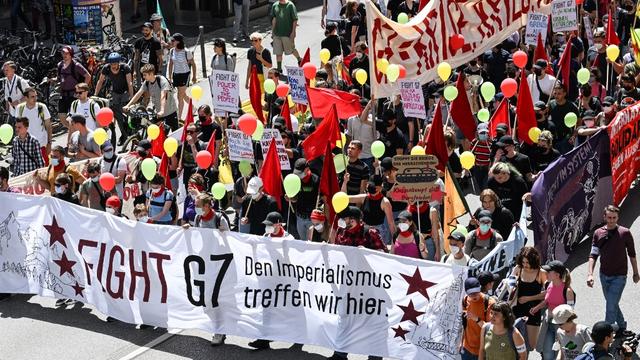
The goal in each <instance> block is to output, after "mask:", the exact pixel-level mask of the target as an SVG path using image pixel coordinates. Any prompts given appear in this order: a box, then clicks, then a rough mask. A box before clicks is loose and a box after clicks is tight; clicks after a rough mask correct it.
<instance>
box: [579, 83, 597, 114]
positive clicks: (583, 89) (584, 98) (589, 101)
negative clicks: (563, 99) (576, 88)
mask: <svg viewBox="0 0 640 360" xmlns="http://www.w3.org/2000/svg"><path fill="white" fill-rule="evenodd" d="M578 101H579V102H580V103H579V104H580V113H579V114H578V116H579V117H582V116H583V115H584V113H585V112H586V111H593V112H594V113H596V114H598V113H599V112H601V111H602V104H601V103H600V99H599V98H598V97H596V96H592V95H591V85H589V84H584V85H581V86H580V98H579V99H578Z"/></svg>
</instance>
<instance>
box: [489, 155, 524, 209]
mask: <svg viewBox="0 0 640 360" xmlns="http://www.w3.org/2000/svg"><path fill="white" fill-rule="evenodd" d="M489 173H490V174H491V177H490V178H489V181H488V182H487V187H488V188H489V189H491V190H493V192H494V193H496V195H498V198H499V199H500V201H501V202H502V206H504V207H505V208H507V209H509V211H511V213H512V214H513V216H514V217H516V216H518V217H519V216H520V213H521V212H522V197H523V196H524V194H526V193H527V189H528V187H527V183H526V182H525V180H524V179H523V178H522V175H520V173H519V172H518V170H516V169H515V168H514V167H513V166H511V165H509V164H507V163H503V162H498V163H495V164H493V166H492V167H491V169H490V170H489Z"/></svg>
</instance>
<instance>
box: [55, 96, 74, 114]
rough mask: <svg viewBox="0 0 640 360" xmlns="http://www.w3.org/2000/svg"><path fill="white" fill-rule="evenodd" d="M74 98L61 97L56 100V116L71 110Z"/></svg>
mask: <svg viewBox="0 0 640 360" xmlns="http://www.w3.org/2000/svg"><path fill="white" fill-rule="evenodd" d="M75 99H76V98H75V97H74V96H73V95H70V96H69V95H62V96H61V97H60V100H58V114H68V113H69V110H71V103H72V102H73V101H74V100H75Z"/></svg>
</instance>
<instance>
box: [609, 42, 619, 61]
mask: <svg viewBox="0 0 640 360" xmlns="http://www.w3.org/2000/svg"><path fill="white" fill-rule="evenodd" d="M619 55H620V48H619V47H618V46H617V45H609V46H607V58H608V59H609V60H610V61H616V59H618V56H619Z"/></svg>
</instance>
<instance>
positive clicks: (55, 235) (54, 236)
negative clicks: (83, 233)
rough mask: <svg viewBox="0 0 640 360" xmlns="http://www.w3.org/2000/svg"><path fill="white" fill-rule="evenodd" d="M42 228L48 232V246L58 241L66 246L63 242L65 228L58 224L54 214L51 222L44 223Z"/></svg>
mask: <svg viewBox="0 0 640 360" xmlns="http://www.w3.org/2000/svg"><path fill="white" fill-rule="evenodd" d="M44 228H45V229H47V231H48V232H49V235H50V237H49V246H53V244H55V243H56V242H59V243H60V244H61V245H62V246H64V247H67V244H66V243H65V242H64V233H65V230H64V229H63V228H61V227H59V226H58V221H57V220H56V216H55V215H53V223H52V224H51V225H44Z"/></svg>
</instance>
